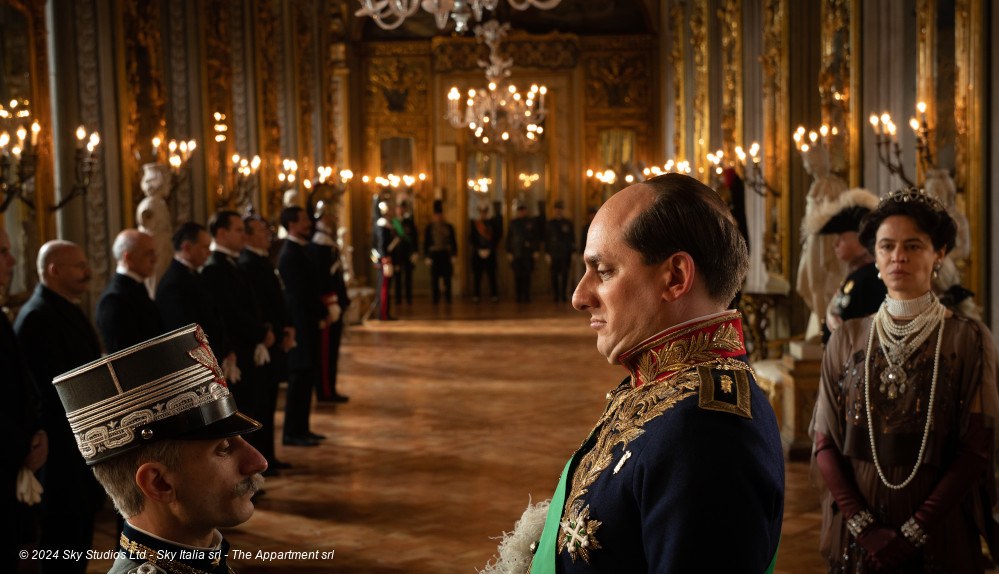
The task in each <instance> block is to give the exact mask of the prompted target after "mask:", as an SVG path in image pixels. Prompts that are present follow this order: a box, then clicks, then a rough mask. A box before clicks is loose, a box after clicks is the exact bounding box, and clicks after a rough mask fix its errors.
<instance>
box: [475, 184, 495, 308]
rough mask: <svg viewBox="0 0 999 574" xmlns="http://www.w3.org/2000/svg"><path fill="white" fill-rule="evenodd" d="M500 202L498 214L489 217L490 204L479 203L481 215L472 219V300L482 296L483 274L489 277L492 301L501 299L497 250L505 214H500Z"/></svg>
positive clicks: (476, 300) (477, 300) (477, 299)
mask: <svg viewBox="0 0 999 574" xmlns="http://www.w3.org/2000/svg"><path fill="white" fill-rule="evenodd" d="M499 206H500V204H499V202H497V203H496V204H495V207H494V209H495V210H496V215H493V216H492V217H489V204H488V203H485V202H483V203H480V204H479V217H478V219H475V220H474V221H472V225H471V231H470V232H469V243H470V244H471V247H472V249H471V251H472V275H473V283H472V301H473V302H475V303H478V302H479V300H480V298H481V297H482V290H481V287H482V275H483V274H485V275H486V277H487V278H488V279H489V296H490V297H492V302H493V303H495V302H497V301H499V290H498V285H497V284H496V250H497V249H498V248H499V241H500V237H502V236H503V216H502V215H500V214H499Z"/></svg>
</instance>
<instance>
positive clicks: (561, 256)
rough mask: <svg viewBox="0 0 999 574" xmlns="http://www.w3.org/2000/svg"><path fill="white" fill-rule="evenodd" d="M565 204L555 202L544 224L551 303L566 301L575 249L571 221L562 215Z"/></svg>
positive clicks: (559, 201)
mask: <svg viewBox="0 0 999 574" xmlns="http://www.w3.org/2000/svg"><path fill="white" fill-rule="evenodd" d="M564 208H565V203H564V202H563V201H562V200H561V199H560V200H558V201H556V202H555V209H554V211H553V212H552V218H551V221H548V222H547V223H546V224H545V251H546V252H547V253H546V255H545V258H546V259H547V260H548V264H549V267H550V270H551V275H552V301H556V302H557V301H562V302H565V301H568V295H567V294H566V292H567V287H568V284H569V263H570V262H571V261H572V253H573V250H574V249H575V239H574V235H575V233H574V231H573V225H572V220H571V219H568V218H566V217H565V216H564V215H563V209H564Z"/></svg>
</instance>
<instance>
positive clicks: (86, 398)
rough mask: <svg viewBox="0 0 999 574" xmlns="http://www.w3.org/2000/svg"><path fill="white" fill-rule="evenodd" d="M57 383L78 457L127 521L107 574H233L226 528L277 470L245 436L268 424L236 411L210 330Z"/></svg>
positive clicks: (179, 333)
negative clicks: (270, 469)
mask: <svg viewBox="0 0 999 574" xmlns="http://www.w3.org/2000/svg"><path fill="white" fill-rule="evenodd" d="M52 384H53V386H54V387H55V389H56V391H57V392H58V393H59V399H60V400H61V401H62V405H63V407H64V408H65V411H66V418H67V419H68V421H69V426H70V428H71V429H72V432H73V434H74V436H75V437H76V443H77V446H78V448H79V451H80V453H81V454H82V455H83V458H84V460H86V462H87V464H89V465H90V466H91V468H92V469H93V472H94V475H95V476H96V477H97V480H98V481H99V482H100V483H101V485H102V486H104V489H105V490H106V491H107V493H108V495H109V496H110V497H111V500H112V501H113V502H114V505H115V507H116V508H117V509H118V511H119V512H121V514H122V516H124V517H125V525H124V529H123V530H122V533H121V536H120V538H119V548H118V550H119V556H118V557H117V559H116V560H115V563H114V565H113V566H112V568H111V570H110V571H109V574H126V573H128V574H132V573H143V574H146V573H178V574H180V573H183V574H188V573H191V572H210V573H213V574H223V573H229V572H231V569H230V568H229V566H228V564H226V554H227V553H228V551H229V544H228V543H227V542H226V541H225V539H224V538H223V537H222V534H221V533H220V532H219V531H218V528H220V527H228V526H236V525H238V524H242V523H243V522H245V521H246V520H248V519H249V518H250V516H251V515H252V514H253V502H252V501H251V497H252V496H253V494H254V493H255V492H256V491H257V490H259V489H260V487H261V486H262V485H263V480H264V479H263V477H261V476H260V473H261V472H263V471H264V470H266V468H267V462H266V460H265V459H264V457H263V456H262V455H261V454H260V453H259V452H257V450H256V449H254V448H253V447H252V446H250V445H249V443H247V442H246V441H245V440H244V439H243V438H242V437H241V436H240V435H241V434H244V433H247V432H251V431H254V430H257V429H258V428H260V423H258V422H256V421H254V420H253V419H251V418H249V417H247V416H246V415H244V414H242V413H240V412H239V410H238V409H237V408H236V402H235V400H234V399H233V397H232V394H231V393H230V392H229V389H228V387H227V386H226V383H225V379H224V378H223V377H222V370H221V368H220V367H219V364H218V362H217V361H216V359H215V355H214V354H213V353H212V350H211V348H210V347H209V346H208V339H207V337H206V336H205V334H204V332H203V331H202V330H201V327H199V326H197V325H189V326H187V327H184V328H181V329H178V330H176V331H172V332H170V333H167V334H165V335H162V336H160V337H157V338H155V339H152V340H149V341H146V342H144V343H140V344H138V345H135V346H133V347H129V348H127V349H124V350H122V351H119V352H117V353H114V354H112V355H108V356H107V357H104V358H102V359H98V360H96V361H93V362H91V363H88V364H86V365H83V366H81V367H79V368H77V369H74V370H72V371H69V372H67V373H64V374H62V375H60V376H58V377H56V378H55V380H54V381H53V382H52ZM182 550H183V552H181V551H182Z"/></svg>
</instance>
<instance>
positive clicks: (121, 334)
mask: <svg viewBox="0 0 999 574" xmlns="http://www.w3.org/2000/svg"><path fill="white" fill-rule="evenodd" d="M111 252H112V253H113V254H114V258H115V261H117V262H118V267H117V269H116V273H115V274H114V277H112V278H111V281H109V282H108V285H107V287H105V288H104V293H102V294H101V298H100V300H98V301H97V314H96V320H97V330H98V331H100V333H101V339H103V340H104V348H105V349H107V352H108V353H114V352H116V351H120V350H122V349H125V348H127V347H131V346H132V345H135V344H137V343H141V342H143V341H147V340H149V339H152V338H153V337H156V336H157V335H162V334H163V333H164V330H163V321H162V320H161V319H160V311H159V309H157V307H156V304H155V303H153V300H152V299H150V298H149V291H147V290H146V285H145V280H146V279H147V278H149V277H150V276H152V274H153V271H154V270H155V269H156V242H155V241H154V240H153V238H152V236H150V235H148V234H146V233H143V232H141V231H139V230H138V229H126V230H124V231H122V232H121V233H119V234H118V237H116V238H115V240H114V245H113V246H112V247H111Z"/></svg>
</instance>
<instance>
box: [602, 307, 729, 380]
mask: <svg viewBox="0 0 999 574" xmlns="http://www.w3.org/2000/svg"><path fill="white" fill-rule="evenodd" d="M745 354H746V347H745V343H744V342H743V336H742V315H741V314H740V313H739V312H738V311H726V312H724V313H719V314H716V315H708V316H707V317H701V318H699V319H695V320H694V321H691V322H688V323H684V324H682V325H677V326H674V327H670V328H669V329H667V330H665V331H663V332H661V333H659V334H657V335H654V336H652V337H650V338H648V339H646V340H645V341H643V342H642V343H639V344H638V345H636V346H635V347H633V348H632V349H631V350H629V351H627V352H625V353H624V354H622V355H621V356H620V357H618V360H619V361H620V362H621V365H622V366H623V367H624V368H625V369H627V370H628V372H629V373H631V385H632V386H639V385H643V384H646V383H651V382H658V381H662V380H665V379H667V378H669V377H671V376H672V375H674V374H675V373H677V372H678V371H680V370H683V369H685V368H687V367H690V366H692V365H696V364H698V363H704V362H707V361H711V360H714V359H724V358H730V357H737V356H739V355H745Z"/></svg>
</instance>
